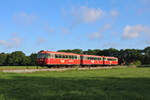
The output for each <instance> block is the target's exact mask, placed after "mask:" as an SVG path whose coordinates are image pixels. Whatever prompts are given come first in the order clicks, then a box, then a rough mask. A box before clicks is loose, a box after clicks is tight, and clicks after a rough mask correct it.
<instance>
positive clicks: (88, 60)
mask: <svg viewBox="0 0 150 100" xmlns="http://www.w3.org/2000/svg"><path fill="white" fill-rule="evenodd" d="M81 65H103V57H102V56H95V55H81Z"/></svg>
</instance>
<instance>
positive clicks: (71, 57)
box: [37, 51, 118, 67]
mask: <svg viewBox="0 0 150 100" xmlns="http://www.w3.org/2000/svg"><path fill="white" fill-rule="evenodd" d="M37 63H38V65H41V66H49V67H51V66H61V65H65V66H66V65H68V66H69V65H80V66H86V65H88V66H89V65H90V66H96V65H118V58H116V57H106V56H96V55H79V54H75V53H65V52H53V51H41V52H39V53H38V55H37Z"/></svg>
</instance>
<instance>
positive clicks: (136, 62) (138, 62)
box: [129, 60, 142, 66]
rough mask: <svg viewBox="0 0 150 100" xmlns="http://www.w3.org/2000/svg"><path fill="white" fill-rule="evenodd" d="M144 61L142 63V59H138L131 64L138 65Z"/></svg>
mask: <svg viewBox="0 0 150 100" xmlns="http://www.w3.org/2000/svg"><path fill="white" fill-rule="evenodd" d="M141 64H142V63H141V61H140V60H136V61H134V62H132V63H130V64H129V65H136V66H140V65H141Z"/></svg>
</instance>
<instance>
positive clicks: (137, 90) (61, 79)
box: [0, 68, 150, 100]
mask: <svg viewBox="0 0 150 100" xmlns="http://www.w3.org/2000/svg"><path fill="white" fill-rule="evenodd" d="M149 94H150V68H122V69H121V68H120V69H103V70H84V71H75V70H73V71H62V72H35V73H22V74H15V73H2V72H0V100H149V98H150V95H149Z"/></svg>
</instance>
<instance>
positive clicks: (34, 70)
mask: <svg viewBox="0 0 150 100" xmlns="http://www.w3.org/2000/svg"><path fill="white" fill-rule="evenodd" d="M112 68H124V67H117V66H115V67H114V66H113V67H111V66H109V67H107V66H104V67H84V68H50V69H18V70H17V69H15V70H12V69H10V70H2V72H5V73H32V72H39V71H67V70H95V69H112Z"/></svg>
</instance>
